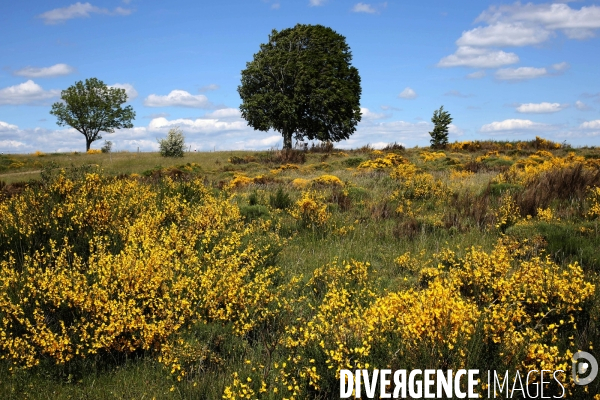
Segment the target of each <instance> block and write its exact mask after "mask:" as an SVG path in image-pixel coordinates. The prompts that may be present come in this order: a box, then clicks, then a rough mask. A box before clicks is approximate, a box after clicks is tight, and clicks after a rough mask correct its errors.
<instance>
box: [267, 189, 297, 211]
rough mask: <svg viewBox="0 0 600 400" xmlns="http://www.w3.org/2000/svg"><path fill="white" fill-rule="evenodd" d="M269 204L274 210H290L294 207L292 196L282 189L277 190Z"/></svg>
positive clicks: (270, 198)
mask: <svg viewBox="0 0 600 400" xmlns="http://www.w3.org/2000/svg"><path fill="white" fill-rule="evenodd" d="M269 204H270V205H271V207H273V208H277V209H280V210H285V209H288V208H289V207H290V206H291V205H292V199H291V198H290V195H289V194H287V193H286V192H284V191H283V189H282V188H279V189H277V192H275V195H271V196H270V197H269Z"/></svg>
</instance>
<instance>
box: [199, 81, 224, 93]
mask: <svg viewBox="0 0 600 400" xmlns="http://www.w3.org/2000/svg"><path fill="white" fill-rule="evenodd" d="M219 88H220V86H219V85H217V84H214V83H211V84H210V85H206V86H202V87H201V88H200V89H198V91H199V92H200V93H204V92H210V91H212V90H217V89H219Z"/></svg>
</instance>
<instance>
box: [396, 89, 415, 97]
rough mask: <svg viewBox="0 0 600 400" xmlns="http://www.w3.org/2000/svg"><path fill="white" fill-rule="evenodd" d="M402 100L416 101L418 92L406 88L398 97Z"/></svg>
mask: <svg viewBox="0 0 600 400" xmlns="http://www.w3.org/2000/svg"><path fill="white" fill-rule="evenodd" d="M398 97H400V98H401V99H415V98H417V92H415V91H414V90H412V89H411V88H409V87H406V88H405V89H404V90H403V91H402V92H400V94H399V95H398Z"/></svg>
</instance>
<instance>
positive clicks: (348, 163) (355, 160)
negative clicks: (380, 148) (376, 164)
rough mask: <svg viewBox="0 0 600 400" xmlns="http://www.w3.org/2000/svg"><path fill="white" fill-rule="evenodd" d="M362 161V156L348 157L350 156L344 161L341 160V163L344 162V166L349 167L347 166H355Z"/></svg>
mask: <svg viewBox="0 0 600 400" xmlns="http://www.w3.org/2000/svg"><path fill="white" fill-rule="evenodd" d="M363 161H365V159H364V158H362V157H350V158H347V159H345V160H344V161H342V164H344V166H346V167H349V168H356V167H358V166H359V165H360V164H361V163H362V162H363Z"/></svg>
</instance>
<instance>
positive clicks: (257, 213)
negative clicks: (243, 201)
mask: <svg viewBox="0 0 600 400" xmlns="http://www.w3.org/2000/svg"><path fill="white" fill-rule="evenodd" d="M240 214H241V215H242V217H244V220H245V221H246V222H250V221H254V220H255V219H258V218H263V217H268V216H269V210H268V209H267V207H265V206H261V205H258V204H257V205H253V206H242V207H240Z"/></svg>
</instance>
